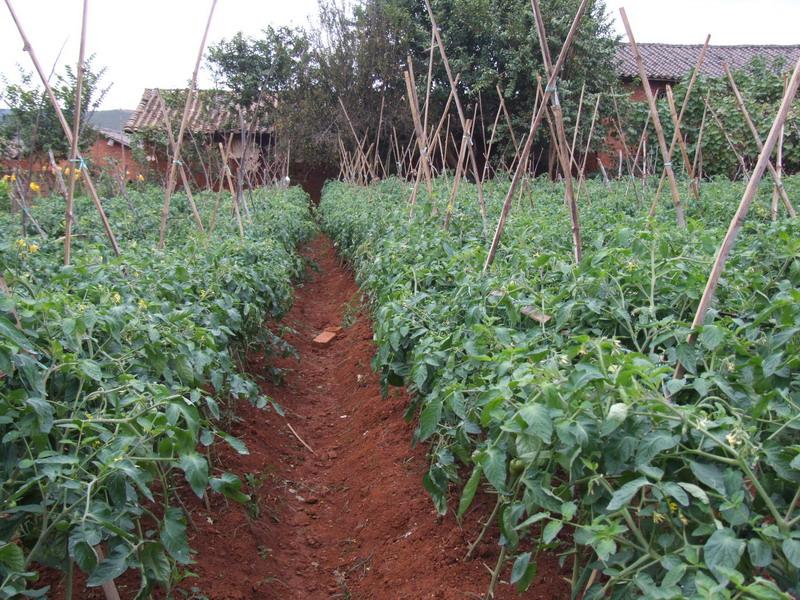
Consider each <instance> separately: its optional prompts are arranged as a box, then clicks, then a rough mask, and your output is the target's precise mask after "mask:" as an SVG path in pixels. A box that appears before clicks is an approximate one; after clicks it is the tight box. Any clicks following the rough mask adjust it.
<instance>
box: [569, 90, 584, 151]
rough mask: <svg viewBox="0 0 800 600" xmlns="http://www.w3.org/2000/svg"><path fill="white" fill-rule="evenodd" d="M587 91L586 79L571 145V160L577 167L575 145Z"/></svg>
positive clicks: (579, 101)
mask: <svg viewBox="0 0 800 600" xmlns="http://www.w3.org/2000/svg"><path fill="white" fill-rule="evenodd" d="M585 93H586V81H584V82H583V85H582V86H581V97H580V100H578V116H577V117H576V118H575V129H574V130H573V132H572V144H571V145H570V147H569V162H570V164H572V165H575V167H577V166H578V163H577V161H576V160H575V145H576V144H577V143H578V130H579V129H580V127H581V114H582V113H583V97H584V94H585Z"/></svg>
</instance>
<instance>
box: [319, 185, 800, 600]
mask: <svg viewBox="0 0 800 600" xmlns="http://www.w3.org/2000/svg"><path fill="white" fill-rule="evenodd" d="M507 185H508V184H507V182H503V181H500V180H497V181H494V182H490V183H488V184H487V185H486V196H487V198H488V200H487V203H488V207H489V211H490V214H492V215H493V216H494V217H495V222H496V218H497V215H498V214H499V210H500V205H501V204H502V199H503V197H504V195H505V189H507ZM786 185H787V188H789V189H791V190H792V191H794V194H795V195H794V196H793V197H797V191H798V187H800V180H798V178H789V179H788V180H787V182H786ZM742 190H743V185H742V184H739V183H731V182H729V181H713V182H708V183H706V184H705V185H704V187H703V195H702V200H701V201H700V202H690V203H689V205H688V208H687V216H688V219H689V227H688V228H687V229H686V230H679V229H677V228H676V227H675V226H674V222H673V221H674V218H673V215H672V214H671V210H670V208H669V207H668V204H667V202H666V201H665V200H663V201H662V203H661V205H660V207H659V212H658V214H657V217H656V218H655V219H648V217H647V212H648V208H649V206H650V202H651V200H652V195H653V193H654V191H655V190H653V189H649V190H647V191H646V193H644V194H642V193H641V191H640V192H638V193H637V194H634V193H633V190H632V189H630V187H629V186H628V184H626V183H625V182H621V183H617V184H615V185H614V186H613V187H612V189H611V190H606V189H605V188H604V187H602V186H601V185H598V184H596V183H595V182H589V186H588V196H589V199H588V200H587V199H584V200H583V202H582V204H581V218H582V228H583V234H584V235H583V237H584V245H585V249H584V252H585V256H584V258H583V260H582V261H581V263H580V264H578V265H576V264H574V262H573V261H572V259H571V245H570V244H571V237H570V223H569V218H568V215H567V211H566V210H564V205H563V188H562V187H561V186H560V185H558V184H552V183H550V182H546V181H537V182H535V183H534V184H533V185H532V186H531V189H530V191H529V192H527V193H525V194H522V195H520V197H519V198H518V199H517V203H516V205H515V208H514V210H513V211H512V214H511V218H510V219H509V223H508V226H507V228H506V233H505V236H504V238H503V243H502V246H501V250H500V252H499V254H498V256H497V259H496V261H495V263H494V266H493V268H492V270H491V271H490V272H489V273H488V274H487V275H484V274H482V265H483V262H484V260H485V256H486V251H487V248H488V241H487V240H486V239H484V238H483V235H482V232H481V226H480V218H479V216H478V212H477V201H476V196H477V194H476V192H475V189H474V188H473V187H469V186H468V187H466V188H465V189H464V191H463V192H461V193H459V200H458V202H457V210H456V214H455V216H454V218H453V219H452V220H451V223H450V227H449V229H448V230H443V229H442V227H441V219H442V217H441V215H442V210H441V207H442V206H443V203H444V202H445V201H446V198H447V197H448V191H449V190H448V186H447V182H445V181H443V180H440V181H438V182H437V184H436V186H435V188H434V194H433V197H432V198H422V199H420V200H419V204H418V206H417V210H415V212H414V216H413V217H412V218H409V210H408V205H407V203H406V201H407V199H408V197H409V194H410V187H409V185H408V184H407V183H405V182H401V181H398V180H389V181H386V182H382V183H379V184H375V185H373V186H371V187H368V188H361V187H356V186H348V185H344V184H329V185H328V186H327V187H326V189H325V192H324V195H323V201H322V204H321V206H320V209H319V212H320V217H321V220H322V223H323V226H324V228H325V229H326V230H327V231H328V232H330V233H331V235H332V236H333V237H334V238H335V240H336V243H337V245H338V247H339V249H340V251H341V252H342V253H343V254H344V256H345V257H347V258H348V259H349V260H350V261H352V263H353V264H354V266H355V268H356V272H357V274H358V278H359V281H360V283H361V285H362V287H363V288H364V289H365V291H366V292H368V294H369V295H370V297H371V299H372V303H373V304H372V305H373V309H374V314H375V320H376V323H375V339H376V341H377V344H378V350H377V355H376V357H375V360H374V367H375V368H376V369H377V370H378V371H379V372H380V373H381V375H382V377H383V381H384V385H398V384H402V383H405V384H407V385H408V387H409V389H410V390H411V391H412V392H414V399H413V401H412V404H411V405H410V406H409V410H408V416H409V418H411V417H413V416H414V415H418V427H417V429H416V433H415V440H416V441H423V440H428V441H430V443H431V466H430V469H429V471H428V474H427V475H426V477H425V480H424V485H425V487H426V489H427V490H428V491H429V492H430V494H431V497H432V499H433V502H434V504H435V506H436V508H437V510H438V511H439V512H440V513H442V514H444V513H446V512H447V511H448V510H449V504H448V501H449V498H450V496H451V493H452V491H453V490H454V489H459V488H460V490H461V492H460V499H459V501H458V503H457V506H455V507H454V508H453V510H454V511H455V512H456V513H457V516H458V517H459V518H462V517H463V516H464V514H465V513H466V510H467V509H468V508H469V506H470V504H471V503H472V501H473V498H474V496H475V494H476V493H477V492H478V490H479V488H480V487H481V486H484V487H485V488H486V489H487V490H488V491H490V492H491V493H493V494H495V495H496V498H497V501H496V507H495V510H494V511H493V513H492V516H493V518H494V520H495V522H496V523H497V525H498V526H499V529H500V532H501V533H500V537H499V540H498V543H499V544H500V546H501V547H502V554H501V556H502V557H508V558H509V560H513V567H512V569H511V581H512V582H514V583H516V584H517V585H518V587H519V588H520V589H525V588H526V587H527V586H528V585H529V584H530V582H531V581H532V580H533V577H534V576H535V573H536V556H537V553H539V552H541V551H543V550H555V551H557V552H558V553H559V556H561V559H562V561H564V562H565V563H567V562H568V563H571V572H572V589H573V597H574V598H578V597H581V596H582V594H584V592H585V596H583V597H584V598H601V597H611V598H619V599H623V598H631V597H647V598H676V599H677V598H692V599H699V598H708V599H711V598H745V597H747V598H787V599H788V598H790V597H791V595H795V596H796V595H797V594H798V593H800V514H798V508H799V507H798V504H800V491H798V490H799V489H800V485H799V484H800V421H798V417H797V414H798V402H800V378H798V375H797V373H798V372H799V371H798V367H800V335H798V334H799V333H800V303H799V302H798V301H800V291H798V289H800V239H798V237H797V235H796V231H797V221H796V220H787V219H782V220H780V221H778V222H777V223H774V224H773V223H771V222H770V220H769V202H770V200H769V196H770V192H771V189H770V188H768V186H766V185H765V186H764V189H763V190H762V191H761V196H760V200H759V202H758V204H757V205H755V206H754V210H753V211H752V214H751V215H750V219H749V220H748V221H747V223H746V224H745V228H744V230H743V232H742V234H741V237H740V240H739V243H738V244H737V246H736V248H735V251H734V253H733V255H732V256H731V259H730V261H729V264H728V267H727V268H726V271H725V274H724V278H723V281H722V283H721V285H720V288H719V290H718V293H717V298H716V300H715V303H714V306H713V309H712V310H711V312H710V313H709V315H708V318H707V320H706V322H705V323H704V325H703V326H702V328H701V330H700V332H699V340H698V344H697V345H696V346H690V345H688V344H687V343H686V341H685V340H686V337H687V334H688V333H689V327H690V323H691V320H692V317H693V314H694V310H695V309H696V306H697V302H698V300H699V298H700V295H701V293H702V291H703V287H704V284H705V281H706V278H707V276H708V271H709V269H710V266H711V263H712V262H713V258H714V254H715V252H716V249H717V247H718V244H719V242H720V240H721V239H722V237H723V234H724V231H725V228H726V227H727V224H728V221H729V219H730V217H731V215H732V214H733V213H734V211H735V207H736V205H737V203H738V201H739V199H740V197H741V193H742ZM688 197H689V194H688V193H686V190H684V198H688ZM436 207H438V208H439V210H438V211H437V210H434V208H436ZM678 361H680V362H681V363H682V364H683V365H684V366H686V369H687V374H686V376H685V377H684V378H682V379H679V380H673V378H672V373H673V372H674V369H675V366H676V364H677V363H678ZM501 566H502V565H501Z"/></svg>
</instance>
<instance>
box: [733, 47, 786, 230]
mask: <svg viewBox="0 0 800 600" xmlns="http://www.w3.org/2000/svg"><path fill="white" fill-rule="evenodd" d="M723 68H724V69H725V75H727V76H728V83H730V86H731V90H733V95H734V96H735V97H736V106H738V107H739V111H740V112H741V113H742V116H743V117H744V121H745V123H747V127H748V128H749V129H750V133H752V134H753V140H754V141H755V143H756V148H758V151H759V152H761V150H762V149H763V148H764V144H763V143H762V142H761V135H760V134H759V133H758V129H757V128H756V125H755V123H753V119H752V118H751V117H750V112H749V111H748V110H747V107H746V106H745V104H744V98H743V97H742V94H741V92H739V87H738V86H737V85H736V81H735V80H734V79H733V73H731V70H730V68H729V67H728V63H725V64H723ZM767 158H769V157H767ZM767 169H769V174H770V175H772V180H773V181H774V182H775V187H776V188H777V190H778V194H779V195H780V197H781V200H782V201H783V205H784V206H785V207H786V210H787V211H788V212H789V216H791V217H796V216H797V211H796V210H795V209H794V206H792V203H791V202H790V201H789V196H788V195H787V194H786V190H785V189H784V187H783V180H782V179H781V175H780V173H778V170H777V169H776V168H775V165H773V164H772V161H768V162H767Z"/></svg>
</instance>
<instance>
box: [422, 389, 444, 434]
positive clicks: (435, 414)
mask: <svg viewBox="0 0 800 600" xmlns="http://www.w3.org/2000/svg"><path fill="white" fill-rule="evenodd" d="M441 419H442V398H441V397H439V396H437V397H436V398H434V399H433V400H431V401H430V402H428V403H427V404H426V405H425V408H423V409H422V413H421V414H420V416H419V439H420V441H423V440H427V439H428V438H429V437H431V436H432V435H433V434H434V433H435V432H436V428H437V427H438V426H439V421H440V420H441Z"/></svg>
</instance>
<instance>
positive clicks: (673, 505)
mask: <svg viewBox="0 0 800 600" xmlns="http://www.w3.org/2000/svg"><path fill="white" fill-rule="evenodd" d="M667 504H668V505H669V510H670V512H675V511H676V510H678V503H677V502H675V501H674V500H670V501H669V502H667Z"/></svg>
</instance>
